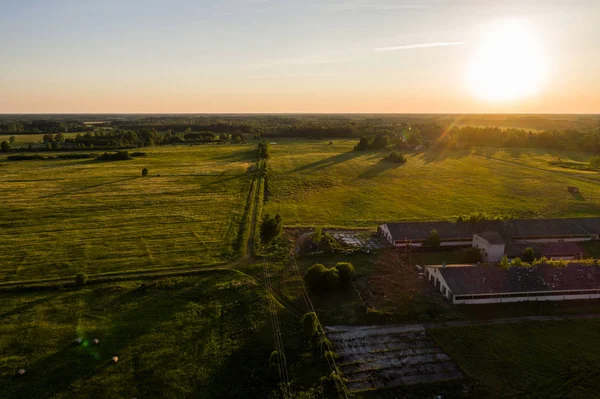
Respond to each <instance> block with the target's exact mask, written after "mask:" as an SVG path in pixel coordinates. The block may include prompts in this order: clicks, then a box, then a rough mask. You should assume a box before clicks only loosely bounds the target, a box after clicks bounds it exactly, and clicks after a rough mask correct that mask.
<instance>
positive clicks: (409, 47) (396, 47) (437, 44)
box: [373, 42, 467, 51]
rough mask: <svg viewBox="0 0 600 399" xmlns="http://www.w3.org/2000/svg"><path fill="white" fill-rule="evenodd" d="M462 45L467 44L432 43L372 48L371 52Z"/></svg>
mask: <svg viewBox="0 0 600 399" xmlns="http://www.w3.org/2000/svg"><path fill="white" fill-rule="evenodd" d="M463 44H467V42H433V43H419V44H408V45H405V46H395V47H377V48H374V49H373V51H397V50H411V49H415V48H428V47H446V46H462V45H463Z"/></svg>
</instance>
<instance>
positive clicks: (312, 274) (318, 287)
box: [304, 263, 340, 292]
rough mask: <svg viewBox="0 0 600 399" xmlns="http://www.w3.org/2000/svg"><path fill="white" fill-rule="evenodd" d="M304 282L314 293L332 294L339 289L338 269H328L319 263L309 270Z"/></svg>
mask: <svg viewBox="0 0 600 399" xmlns="http://www.w3.org/2000/svg"><path fill="white" fill-rule="evenodd" d="M304 281H305V282H306V285H307V286H308V288H309V289H310V290H311V291H313V292H331V291H334V290H335V289H336V288H337V287H338V285H339V282H340V277H339V273H338V271H337V269H335V268H331V269H328V268H326V267H325V266H324V265H322V264H320V263H317V264H315V265H312V266H311V267H309V268H308V270H307V271H306V274H305V275H304Z"/></svg>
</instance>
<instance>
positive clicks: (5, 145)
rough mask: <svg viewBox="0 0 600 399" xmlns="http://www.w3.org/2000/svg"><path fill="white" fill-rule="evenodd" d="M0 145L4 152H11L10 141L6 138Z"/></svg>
mask: <svg viewBox="0 0 600 399" xmlns="http://www.w3.org/2000/svg"><path fill="white" fill-rule="evenodd" d="M0 147H2V152H10V150H11V148H10V144H8V142H7V141H6V140H4V141H3V142H2V143H1V144H0Z"/></svg>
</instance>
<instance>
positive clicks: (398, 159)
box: [383, 151, 406, 163]
mask: <svg viewBox="0 0 600 399" xmlns="http://www.w3.org/2000/svg"><path fill="white" fill-rule="evenodd" d="M383 160H384V161H388V162H394V163H406V158H405V157H404V155H402V154H400V153H399V152H396V151H392V153H391V154H390V155H388V156H387V157H385V158H383Z"/></svg>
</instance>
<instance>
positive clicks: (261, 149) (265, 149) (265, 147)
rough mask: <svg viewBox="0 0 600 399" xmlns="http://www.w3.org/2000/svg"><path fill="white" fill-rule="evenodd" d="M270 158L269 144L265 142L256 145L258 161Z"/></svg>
mask: <svg viewBox="0 0 600 399" xmlns="http://www.w3.org/2000/svg"><path fill="white" fill-rule="evenodd" d="M269 156H271V143H269V142H268V141H266V140H263V141H261V142H260V143H258V159H268V158H269Z"/></svg>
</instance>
